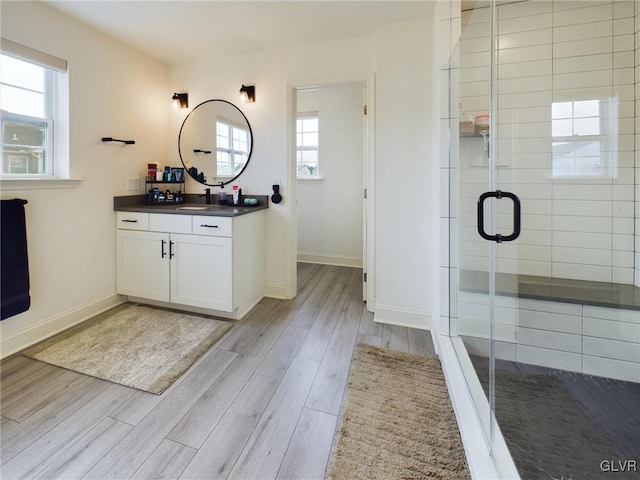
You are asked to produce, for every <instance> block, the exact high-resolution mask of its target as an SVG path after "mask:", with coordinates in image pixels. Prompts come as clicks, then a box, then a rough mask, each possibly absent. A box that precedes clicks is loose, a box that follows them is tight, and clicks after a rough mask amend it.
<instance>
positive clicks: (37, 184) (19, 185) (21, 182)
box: [0, 178, 84, 191]
mask: <svg viewBox="0 0 640 480" xmlns="http://www.w3.org/2000/svg"><path fill="white" fill-rule="evenodd" d="M83 180H84V179H82V178H0V189H2V190H3V191H10V190H53V189H60V188H77V187H78V186H80V183H81V182H82V181H83Z"/></svg>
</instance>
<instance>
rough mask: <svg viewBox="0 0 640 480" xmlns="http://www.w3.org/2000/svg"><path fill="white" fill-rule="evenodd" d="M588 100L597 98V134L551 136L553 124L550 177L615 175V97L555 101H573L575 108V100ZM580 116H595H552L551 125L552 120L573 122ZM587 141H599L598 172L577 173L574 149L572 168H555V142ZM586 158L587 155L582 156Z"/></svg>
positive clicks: (596, 177)
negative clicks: (567, 169)
mask: <svg viewBox="0 0 640 480" xmlns="http://www.w3.org/2000/svg"><path fill="white" fill-rule="evenodd" d="M589 100H597V101H598V103H599V115H598V120H599V130H600V132H599V134H597V135H578V134H575V133H574V134H573V135H567V136H553V126H552V136H551V144H552V146H551V151H552V159H551V162H552V172H553V173H552V177H553V178H554V179H557V180H571V179H583V180H585V179H592V180H596V179H606V178H613V177H615V176H616V175H617V162H616V157H617V156H616V155H615V152H616V150H617V135H618V127H617V118H618V112H617V101H616V99H615V98H611V99H602V98H589V99H576V100H566V101H559V102H557V103H568V102H571V103H573V104H574V105H573V108H575V103H576V102H582V101H589ZM554 103H556V102H554ZM581 118H595V117H575V116H571V117H566V118H555V119H554V118H553V116H552V119H551V122H552V125H553V120H572V121H573V122H575V120H577V119H581ZM576 142H580V143H588V142H599V147H600V148H599V150H600V153H599V156H598V158H599V161H600V169H599V170H600V171H599V173H598V174H593V175H589V174H580V173H577V168H576V164H575V160H576V158H579V157H576V155H575V151H574V155H573V160H574V164H573V170H572V171H567V172H563V171H562V170H559V169H556V166H555V157H554V151H553V147H554V144H555V143H576ZM584 158H587V157H584Z"/></svg>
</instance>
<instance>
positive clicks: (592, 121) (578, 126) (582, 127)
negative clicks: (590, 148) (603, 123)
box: [573, 117, 600, 135]
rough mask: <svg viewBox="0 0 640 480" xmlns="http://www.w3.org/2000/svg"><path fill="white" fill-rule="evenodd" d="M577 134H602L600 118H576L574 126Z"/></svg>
mask: <svg viewBox="0 0 640 480" xmlns="http://www.w3.org/2000/svg"><path fill="white" fill-rule="evenodd" d="M573 128H574V130H575V133H576V135H600V119H599V118H598V117H595V118H593V117H592V118H576V119H575V120H574V126H573Z"/></svg>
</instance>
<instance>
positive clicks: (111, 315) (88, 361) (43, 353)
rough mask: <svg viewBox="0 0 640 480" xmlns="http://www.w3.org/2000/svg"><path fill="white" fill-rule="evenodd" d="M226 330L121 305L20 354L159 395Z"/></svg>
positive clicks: (215, 323) (223, 325)
mask: <svg viewBox="0 0 640 480" xmlns="http://www.w3.org/2000/svg"><path fill="white" fill-rule="evenodd" d="M232 326H233V324H232V323H231V322H225V321H220V320H214V319H212V318H207V317H201V316H197V315H192V314H186V313H182V312H176V311H170V310H163V309H159V308H152V307H144V306H140V305H133V304H125V305H123V306H121V307H116V308H114V309H112V310H110V311H108V312H106V313H104V314H102V315H98V316H97V317H95V318H93V319H91V320H88V321H86V322H83V323H82V324H80V325H78V326H76V327H73V328H71V329H69V330H66V331H64V332H62V333H60V334H59V335H56V336H54V337H52V338H50V339H49V340H45V341H44V342H42V343H40V344H38V345H36V346H35V347H33V348H30V349H28V350H26V351H25V352H23V355H25V356H27V357H31V358H34V359H36V360H41V361H43V362H46V363H50V364H52V365H57V366H59V367H63V368H66V369H69V370H74V371H76V372H80V373H84V374H87V375H91V376H93V377H98V378H102V379H104V380H109V381H110V382H114V383H119V384H121V385H126V386H129V387H133V388H136V389H138V390H144V391H146V392H151V393H156V394H160V393H162V392H163V391H165V390H166V389H167V388H168V387H169V386H170V385H171V384H172V383H173V382H174V381H175V380H176V379H177V378H178V377H180V375H182V374H183V373H184V372H185V371H186V370H187V369H188V368H189V367H190V366H191V365H193V363H194V362H195V361H196V360H197V359H198V358H200V357H201V356H202V355H203V354H204V353H205V352H206V351H207V350H208V349H209V348H210V347H211V346H212V345H214V344H215V343H216V342H217V341H218V340H219V339H220V338H221V337H222V336H223V335H224V334H225V333H226V332H227V331H228V330H229V329H230V328H231V327H232Z"/></svg>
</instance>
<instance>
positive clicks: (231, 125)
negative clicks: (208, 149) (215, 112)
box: [216, 117, 251, 179]
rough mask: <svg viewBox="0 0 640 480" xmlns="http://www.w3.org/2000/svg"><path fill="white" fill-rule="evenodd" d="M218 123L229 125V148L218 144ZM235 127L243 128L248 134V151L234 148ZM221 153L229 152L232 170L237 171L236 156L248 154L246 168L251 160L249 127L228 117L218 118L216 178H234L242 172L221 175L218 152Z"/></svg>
mask: <svg viewBox="0 0 640 480" xmlns="http://www.w3.org/2000/svg"><path fill="white" fill-rule="evenodd" d="M218 124H222V125H225V126H227V127H229V148H222V147H220V146H219V145H218ZM234 128H236V129H238V130H242V131H243V132H245V134H246V136H247V150H246V151H242V150H234V148H233V129H234ZM219 153H228V154H229V155H230V158H231V169H232V171H235V167H236V162H235V158H236V156H240V157H241V156H242V155H245V156H246V160H245V162H244V165H243V166H242V168H244V167H245V166H246V165H247V161H248V160H249V154H250V153H251V132H250V131H249V129H248V128H246V126H245V125H240V124H238V123H237V122H233V121H231V120H229V119H228V118H224V117H217V118H216V178H219V179H229V178H234V177H235V176H236V175H238V173H240V172H238V173H235V174H232V175H219V174H218V154H219Z"/></svg>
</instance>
